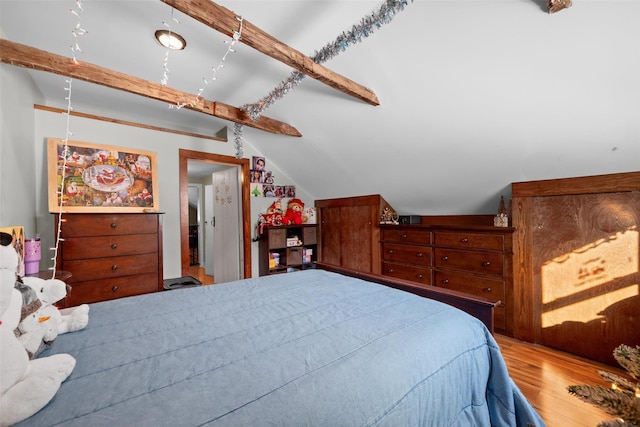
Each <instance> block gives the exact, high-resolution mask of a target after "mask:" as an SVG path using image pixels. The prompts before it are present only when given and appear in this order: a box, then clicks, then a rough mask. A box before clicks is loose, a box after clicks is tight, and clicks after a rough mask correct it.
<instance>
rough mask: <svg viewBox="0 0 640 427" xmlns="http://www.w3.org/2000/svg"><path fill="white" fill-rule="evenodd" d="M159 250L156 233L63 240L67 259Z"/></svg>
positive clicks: (65, 258)
mask: <svg viewBox="0 0 640 427" xmlns="http://www.w3.org/2000/svg"><path fill="white" fill-rule="evenodd" d="M157 252H158V236H156V235H155V234H139V235H128V236H119V235H118V236H99V237H68V238H66V239H65V241H64V242H62V256H63V258H64V260H65V261H69V260H74V259H87V258H106V257H113V256H124V255H136V254H145V253H157Z"/></svg>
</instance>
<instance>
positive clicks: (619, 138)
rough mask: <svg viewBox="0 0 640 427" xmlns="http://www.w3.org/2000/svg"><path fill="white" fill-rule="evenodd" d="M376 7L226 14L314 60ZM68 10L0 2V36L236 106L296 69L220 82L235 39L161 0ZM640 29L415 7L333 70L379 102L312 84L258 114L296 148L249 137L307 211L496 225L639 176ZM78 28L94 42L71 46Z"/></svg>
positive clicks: (90, 90) (125, 107) (485, 6)
mask: <svg viewBox="0 0 640 427" xmlns="http://www.w3.org/2000/svg"><path fill="white" fill-rule="evenodd" d="M195 3H200V0H198V1H197V2H196V1H194V4H195ZM205 3H206V2H205ZM382 3H383V1H382V0H377V1H369V0H351V1H337V0H324V1H323V0H298V1H286V0H283V1H272V0H267V1H265V0H262V1H258V0H255V1H249V0H237V1H220V2H217V4H219V5H221V6H223V7H225V8H226V9H228V10H230V11H233V12H234V13H235V14H237V15H238V16H241V17H242V18H243V19H244V20H247V22H249V23H251V24H252V25H254V26H256V27H258V28H260V29H262V30H264V31H265V32H267V33H269V34H270V35H272V36H273V37H275V38H277V39H278V40H280V41H281V42H283V43H285V44H287V45H289V46H291V47H293V48H294V49H296V50H297V51H299V52H302V53H303V54H305V55H308V56H312V55H313V54H314V53H315V51H317V50H318V49H320V48H322V47H323V46H325V45H326V44H327V43H329V42H333V41H334V40H335V39H336V37H337V36H338V35H339V34H340V33H342V32H343V31H346V30H349V29H351V28H352V26H353V25H355V24H358V23H359V22H360V20H361V19H362V18H363V17H365V16H367V15H369V14H371V13H372V12H375V11H377V10H378V9H379V8H380V6H381V4H382ZM605 3H606V5H605ZM75 6H76V2H74V1H70V0H47V1H39V0H30V1H22V0H0V27H1V28H2V30H3V31H4V33H5V35H6V37H7V38H8V39H9V40H11V41H12V42H16V43H21V44H24V45H28V46H32V47H34V48H37V49H41V50H44V51H47V52H51V53H54V54H57V55H63V56H66V57H69V56H70V55H71V49H70V46H73V44H74V43H75V42H76V41H77V43H78V46H79V48H80V49H81V51H80V50H76V51H75V55H76V56H77V57H78V59H79V60H80V61H82V62H85V63H90V64H94V65H96V66H99V67H104V68H107V69H110V70H115V71H118V72H120V73H124V74H128V75H131V76H135V77H137V78H139V79H143V80H147V81H149V82H153V83H154V84H158V83H159V82H160V81H161V80H162V78H163V76H165V73H166V72H167V70H168V74H166V77H168V85H167V86H169V87H171V88H173V89H175V90H177V91H182V92H186V93H190V94H195V93H197V92H198V90H199V89H201V88H202V87H203V85H204V86H205V89H204V91H203V93H202V98H204V99H207V100H211V101H219V102H221V103H224V104H225V105H229V106H235V107H240V106H243V105H245V104H250V103H255V102H257V101H258V100H260V99H262V98H263V97H265V96H268V95H270V93H272V91H273V90H274V89H275V88H276V86H277V85H278V84H279V83H280V82H281V81H283V80H284V79H287V78H288V77H289V76H290V75H291V72H292V68H291V67H290V66H289V65H286V64H283V63H282V62H280V61H278V60H275V59H273V58H272V57H269V56H267V55H265V54H264V53H261V52H259V51H257V50H255V49H253V48H251V47H249V46H247V45H245V44H242V43H238V44H237V45H235V46H234V50H235V52H230V53H229V54H228V55H227V57H226V60H225V61H224V68H222V69H219V70H218V73H217V80H215V81H213V80H212V79H211V76H212V68H215V67H218V66H219V65H220V64H221V60H222V58H223V56H224V55H225V53H226V52H227V49H228V47H229V41H230V40H231V39H230V37H229V36H228V35H226V34H223V33H221V32H219V31H217V30H214V29H212V28H211V27H210V26H208V25H205V24H203V23H202V22H199V21H197V20H195V19H193V18H191V17H189V16H187V15H185V14H184V13H182V12H180V11H179V10H178V9H173V8H172V7H171V6H170V5H168V4H166V3H164V2H162V1H160V0H139V1H117V0H102V1H95V0H85V1H83V2H82V6H83V10H82V13H81V16H80V17H78V15H77V14H73V13H70V12H69V9H73V8H74V7H75ZM638 17H640V2H625V1H616V0H610V1H605V0H600V1H598V0H584V1H583V2H581V3H580V4H578V5H574V6H573V7H572V8H571V9H568V10H564V11H562V12H560V13H556V14H553V15H549V14H548V13H547V4H546V1H536V0H508V1H507V0H504V1H489V0H464V1H463V0H451V1H447V2H443V1H437V0H415V1H414V2H411V1H409V2H408V3H407V6H406V8H405V10H404V11H402V12H399V14H398V15H397V16H396V17H395V18H394V20H393V21H392V22H390V23H385V24H383V25H381V27H380V28H379V29H378V30H377V31H376V32H375V33H374V34H371V35H370V36H369V37H367V38H365V39H363V41H362V42H361V43H360V44H357V45H354V46H352V47H349V48H348V49H347V50H345V51H344V52H341V53H340V54H339V55H338V56H336V57H335V58H334V59H332V60H330V61H328V62H326V63H325V64H323V65H324V66H326V67H327V68H328V69H330V70H332V71H334V72H335V73H338V74H340V75H341V76H344V77H346V78H347V79H350V80H351V81H353V82H355V83H357V84H360V85H362V86H363V87H364V88H368V89H370V90H371V92H372V93H374V94H375V95H376V97H377V98H378V99H379V102H380V105H379V106H374V105H372V104H371V103H369V102H364V101H362V100H361V99H358V98H355V97H353V96H351V95H348V94H345V93H344V92H342V91H340V90H337V89H335V88H333V87H331V86H329V85H327V84H325V83H322V82H320V81H318V80H314V79H312V78H305V79H304V80H303V81H302V83H301V84H300V85H299V86H298V87H295V88H294V89H292V90H291V91H290V92H289V93H288V94H287V95H286V96H283V97H281V98H278V99H277V100H276V101H277V102H275V103H274V104H273V105H272V106H271V107H269V108H268V109H266V110H265V111H264V112H263V116H265V117H268V118H270V119H273V120H274V121H277V122H281V123H285V124H288V125H291V126H292V127H293V128H295V129H297V130H298V131H299V132H300V133H301V134H302V136H301V137H295V136H284V135H279V134H276V133H271V132H264V131H262V130H259V129H255V128H251V127H246V126H245V128H244V131H243V137H244V140H245V141H246V143H247V144H250V145H252V146H253V147H255V148H256V150H258V151H259V152H260V153H262V154H263V155H265V156H266V157H267V158H268V159H269V161H270V162H272V163H273V164H275V165H277V167H278V168H279V169H281V170H282V171H283V172H284V173H286V174H287V175H288V176H290V177H291V178H292V179H293V180H294V181H295V183H296V185H298V186H300V187H301V188H303V189H304V190H305V191H306V192H307V193H308V194H309V195H310V196H311V197H313V198H326V197H336V196H349V195H361V194H370V193H380V194H382V195H383V196H384V197H385V198H386V199H387V200H388V201H389V202H390V203H391V204H392V206H394V207H395V208H396V209H398V210H399V211H400V212H401V213H415V214H430V213H433V214H441V213H492V212H493V211H494V208H495V207H496V206H497V205H496V203H497V200H498V199H499V195H500V194H505V193H506V192H507V191H508V189H507V188H506V187H507V186H508V184H509V183H510V182H513V181H522V180H529V179H545V178H557V177H565V176H576V175H592V174H599V173H608V172H622V171H628V170H637V169H638V168H639V166H640V163H638V162H637V161H634V160H632V159H633V156H634V155H636V154H637V156H636V158H640V152H638V150H639V148H638V147H639V146H640V130H639V126H638V120H639V118H640V105H639V102H638V99H640V84H639V82H638V78H637V76H638V75H640V58H639V57H640V55H638V52H640V30H639V29H638V27H640V26H639V25H638V23H639V22H638V19H639V18H638ZM172 18H173V19H172ZM78 22H81V26H82V28H83V29H85V30H86V31H87V34H85V35H82V36H81V37H79V38H78V39H77V40H76V39H74V38H73V36H72V34H71V31H72V29H73V28H74V26H76V24H77V23H78ZM163 22H164V23H169V24H170V25H171V28H172V31H175V32H177V33H180V34H181V35H183V36H184V37H185V39H186V40H187V48H186V49H185V50H184V51H171V52H170V53H169V55H168V57H165V55H166V54H165V50H164V49H163V48H162V47H161V46H160V45H158V43H157V42H156V41H155V39H154V38H153V33H154V32H155V30H157V29H161V28H165V27H166V25H165V24H163ZM165 59H166V63H165ZM164 64H166V67H165V65H164ZM31 74H32V76H33V78H34V80H35V81H36V84H37V85H38V87H39V88H40V90H41V91H42V93H43V95H44V97H45V99H46V100H47V105H51V106H57V107H64V106H65V102H64V81H63V80H61V78H60V76H57V75H54V74H49V73H45V72H42V71H31ZM204 80H207V81H208V83H204ZM73 91H74V92H73V94H74V95H73V98H74V108H75V109H76V110H77V111H83V112H86V113H91V114H100V115H104V116H108V117H114V118H118V119H123V120H130V121H137V122H140V123H146V124H150V125H158V126H163V127H168V128H173V129H178V130H183V131H188V132H194V133H200V134H204V135H214V134H215V133H216V132H217V131H218V130H219V129H220V128H222V127H223V126H233V121H231V120H225V119H223V118H220V117H215V116H214V115H211V114H203V113H201V112H197V111H190V110H189V109H187V108H181V109H177V108H168V106H167V104H166V103H163V102H160V101H157V100H153V99H150V98H148V97H145V96H139V95H135V94H131V93H126V92H122V91H117V90H114V89H110V88H106V87H103V86H99V85H95V84H90V83H86V82H83V81H80V80H74V82H73ZM230 137H231V138H233V136H232V135H231V136H230ZM214 143H215V142H212V144H214Z"/></svg>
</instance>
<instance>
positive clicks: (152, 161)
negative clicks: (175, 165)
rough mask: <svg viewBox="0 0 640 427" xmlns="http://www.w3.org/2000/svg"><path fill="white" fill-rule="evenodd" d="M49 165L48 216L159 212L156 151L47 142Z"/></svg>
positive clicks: (79, 143) (58, 141)
mask: <svg viewBox="0 0 640 427" xmlns="http://www.w3.org/2000/svg"><path fill="white" fill-rule="evenodd" d="M47 166H48V194H49V211H50V212H58V211H60V210H63V211H65V212H85V213H86V212H96V213H97V212H119V213H131V212H133V213H136V212H137V213H143V212H157V211H158V210H159V206H160V202H159V191H158V180H157V179H156V177H158V170H157V161H156V153H154V152H152V151H144V150H138V149H131V148H124V147H117V146H114V145H106V144H93V143H89V142H80V141H67V142H66V144H65V141H64V140H62V139H58V138H47ZM63 171H64V173H63ZM63 179H64V182H63ZM61 203H62V204H63V206H62V207H61V206H60V205H61Z"/></svg>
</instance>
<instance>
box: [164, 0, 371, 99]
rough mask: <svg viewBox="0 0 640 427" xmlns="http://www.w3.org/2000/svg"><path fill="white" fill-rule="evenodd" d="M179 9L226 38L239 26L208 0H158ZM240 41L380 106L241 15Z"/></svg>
mask: <svg viewBox="0 0 640 427" xmlns="http://www.w3.org/2000/svg"><path fill="white" fill-rule="evenodd" d="M161 1H162V2H164V3H166V4H168V5H170V6H171V7H173V8H175V9H177V10H179V11H180V12H182V13H184V14H186V15H188V16H190V17H192V18H193V19H196V20H198V21H200V22H202V23H203V24H205V25H207V26H209V27H211V28H213V29H215V30H217V31H219V32H221V33H223V34H226V35H228V36H230V37H232V36H233V31H234V30H236V31H237V30H238V29H239V24H240V23H239V22H238V20H237V19H236V14H235V13H234V12H232V11H231V10H229V9H227V8H225V7H222V6H220V5H218V4H216V3H214V2H212V1H210V0H161ZM239 41H240V42H242V43H244V44H246V45H247V46H251V47H252V48H254V49H256V50H257V51H259V52H262V53H264V54H265V55H268V56H270V57H272V58H273V59H276V60H278V61H280V62H282V63H284V64H286V65H288V66H290V67H292V68H295V69H296V70H298V71H300V72H302V73H304V74H306V75H307V76H309V77H312V78H314V79H316V80H319V81H321V82H322V83H325V84H327V85H329V86H331V87H332V88H334V89H337V90H339V91H341V92H344V93H346V94H347V95H350V96H353V97H355V98H358V99H360V100H362V101H364V102H367V103H369V104H371V105H380V101H379V100H378V97H377V96H376V94H375V93H374V92H373V91H372V90H371V89H368V88H366V87H364V86H362V85H361V84H359V83H356V82H354V81H352V80H350V79H348V78H346V77H344V76H342V75H340V74H338V73H335V72H333V71H331V70H329V69H327V68H325V67H323V66H322V65H320V64H316V63H315V62H313V60H312V59H311V58H309V57H308V56H306V55H304V54H302V53H301V52H299V51H297V50H296V49H294V48H292V47H289V46H288V45H286V44H284V43H282V42H281V41H279V40H277V39H276V38H275V37H273V36H271V35H270V34H268V33H266V32H264V31H263V30H261V29H260V28H258V27H256V26H255V25H253V24H251V23H250V22H248V21H247V20H246V19H244V18H243V21H242V37H241V38H240V40H239Z"/></svg>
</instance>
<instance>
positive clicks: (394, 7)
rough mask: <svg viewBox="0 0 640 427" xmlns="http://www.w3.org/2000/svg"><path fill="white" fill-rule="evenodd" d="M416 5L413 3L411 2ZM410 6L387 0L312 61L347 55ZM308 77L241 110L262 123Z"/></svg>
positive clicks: (294, 77)
mask: <svg viewBox="0 0 640 427" xmlns="http://www.w3.org/2000/svg"><path fill="white" fill-rule="evenodd" d="M411 1H412V2H413V0H411ZM406 5H407V0H386V1H385V2H384V3H383V4H382V6H381V7H380V9H378V11H377V12H374V13H372V14H371V15H369V16H365V17H364V18H362V20H360V23H359V24H357V25H354V26H353V27H351V29H350V30H349V31H346V32H342V33H341V34H340V35H339V36H338V37H337V38H336V39H335V40H334V41H333V42H330V43H328V44H327V45H325V46H324V47H323V48H322V49H320V50H319V51H316V52H315V54H314V55H313V56H312V57H311V59H312V60H313V62H315V63H316V64H322V63H324V62H326V61H328V60H330V59H332V58H334V57H336V56H337V55H338V54H340V53H341V52H343V51H345V50H346V49H347V48H348V47H349V46H352V45H354V44H357V43H360V42H362V41H363V40H364V39H365V38H367V37H369V36H370V35H371V34H373V33H374V32H375V31H376V30H378V29H380V28H381V27H382V26H383V25H384V24H388V23H389V22H391V21H392V20H393V18H394V17H395V16H396V15H397V14H398V13H399V12H401V11H402V10H404V8H405V6H406ZM304 78H305V75H304V74H303V73H301V72H300V71H297V70H296V71H293V72H292V73H291V75H290V76H289V78H288V79H286V80H283V81H282V82H280V84H279V85H278V86H277V87H276V88H275V89H273V90H272V91H271V92H270V93H269V94H268V95H267V96H265V97H264V98H262V99H260V100H259V101H258V102H255V103H253V104H245V105H243V106H242V107H240V108H241V109H242V110H243V111H246V112H247V113H248V114H249V115H250V116H251V119H252V120H253V121H256V120H258V118H259V117H260V115H261V114H262V112H263V111H264V110H266V109H267V108H269V107H270V106H271V105H273V104H274V103H275V102H276V101H278V100H280V99H282V98H284V96H285V95H286V94H287V93H289V91H290V90H291V89H293V88H294V87H296V86H298V85H299V84H300V83H301V82H302V79H304ZM241 128H242V125H239V124H236V125H235V130H234V135H235V137H236V140H235V146H236V157H237V158H241V157H242V154H243V152H244V150H243V149H242V129H241Z"/></svg>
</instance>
